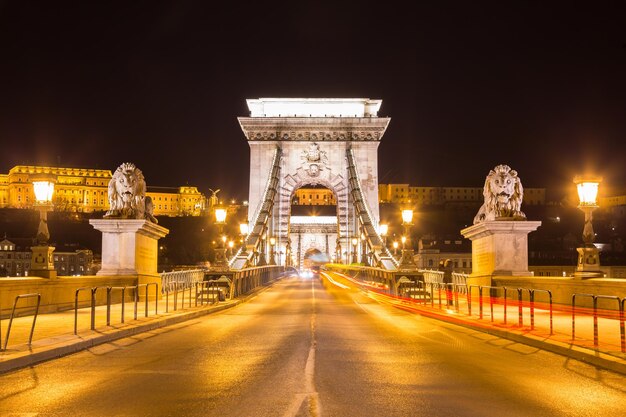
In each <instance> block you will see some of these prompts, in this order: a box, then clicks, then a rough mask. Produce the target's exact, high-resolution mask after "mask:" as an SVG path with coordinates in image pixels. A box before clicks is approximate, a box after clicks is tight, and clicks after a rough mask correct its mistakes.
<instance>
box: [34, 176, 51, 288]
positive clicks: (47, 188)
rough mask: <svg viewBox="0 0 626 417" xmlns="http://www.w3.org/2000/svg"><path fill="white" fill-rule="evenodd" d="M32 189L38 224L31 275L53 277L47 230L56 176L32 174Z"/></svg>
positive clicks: (48, 232)
mask: <svg viewBox="0 0 626 417" xmlns="http://www.w3.org/2000/svg"><path fill="white" fill-rule="evenodd" d="M32 182H33V191H34V192H35V207H36V208H37V209H38V210H39V226H38V228H37V244H36V245H35V246H33V247H32V248H31V251H32V252H33V254H32V259H31V268H30V275H31V276H39V277H43V278H55V277H56V270H55V269H54V260H53V257H52V252H54V247H52V246H50V245H49V244H48V241H49V240H50V231H49V230H48V211H50V210H51V209H52V196H53V194H54V183H55V182H56V177H54V176H50V175H46V174H40V175H36V176H33V179H32Z"/></svg>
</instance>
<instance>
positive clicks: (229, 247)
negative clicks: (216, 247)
mask: <svg viewBox="0 0 626 417" xmlns="http://www.w3.org/2000/svg"><path fill="white" fill-rule="evenodd" d="M234 247H235V242H233V241H232V240H229V241H228V256H233V248H234Z"/></svg>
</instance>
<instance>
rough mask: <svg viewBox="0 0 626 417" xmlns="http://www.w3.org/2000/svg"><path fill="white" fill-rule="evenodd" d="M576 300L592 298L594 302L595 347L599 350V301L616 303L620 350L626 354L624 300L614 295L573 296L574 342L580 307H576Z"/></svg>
mask: <svg viewBox="0 0 626 417" xmlns="http://www.w3.org/2000/svg"><path fill="white" fill-rule="evenodd" d="M576 298H578V299H581V298H591V300H592V302H593V346H594V347H595V348H598V346H599V336H598V317H599V314H598V300H602V299H604V300H610V301H615V303H616V306H617V311H618V319H619V329H620V348H621V350H622V352H623V353H626V335H625V332H624V300H626V297H625V298H623V299H621V298H620V297H617V296H614V295H595V294H572V341H574V340H576V312H577V309H580V307H577V306H576Z"/></svg>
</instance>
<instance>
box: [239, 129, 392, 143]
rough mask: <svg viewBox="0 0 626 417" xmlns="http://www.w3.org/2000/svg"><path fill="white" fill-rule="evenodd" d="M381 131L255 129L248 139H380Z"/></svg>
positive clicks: (327, 140)
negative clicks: (284, 130) (281, 130)
mask: <svg viewBox="0 0 626 417" xmlns="http://www.w3.org/2000/svg"><path fill="white" fill-rule="evenodd" d="M381 137H382V133H381V132H380V131H378V130H360V131H339V132H338V131H329V132H323V131H321V132H320V131H316V132H311V131H305V132H298V131H295V132H294V131H292V132H277V131H257V130H252V131H249V132H248V140H252V141H296V142H297V141H302V142H304V141H306V142H320V141H321V142H323V141H326V142H336V141H346V140H348V141H380V138H381Z"/></svg>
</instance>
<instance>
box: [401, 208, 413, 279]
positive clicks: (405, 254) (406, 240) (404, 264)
mask: <svg viewBox="0 0 626 417" xmlns="http://www.w3.org/2000/svg"><path fill="white" fill-rule="evenodd" d="M402 225H403V226H404V236H402V259H400V267H401V268H412V267H415V266H416V265H415V261H414V260H413V249H412V248H411V226H413V210H402ZM406 246H408V247H409V248H408V249H406Z"/></svg>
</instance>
